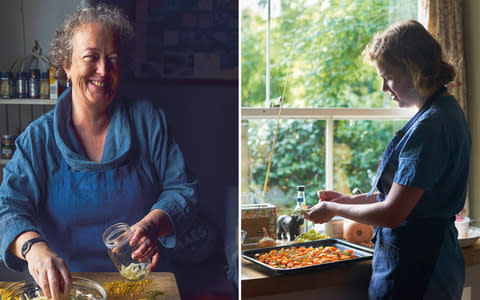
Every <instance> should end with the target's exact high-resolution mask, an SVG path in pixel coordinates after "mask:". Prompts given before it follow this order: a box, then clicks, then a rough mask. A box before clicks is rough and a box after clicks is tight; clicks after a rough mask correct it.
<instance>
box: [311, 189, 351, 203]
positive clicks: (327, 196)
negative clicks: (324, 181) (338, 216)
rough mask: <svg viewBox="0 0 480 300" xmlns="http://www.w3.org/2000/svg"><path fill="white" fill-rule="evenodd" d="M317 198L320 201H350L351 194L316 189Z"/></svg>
mask: <svg viewBox="0 0 480 300" xmlns="http://www.w3.org/2000/svg"><path fill="white" fill-rule="evenodd" d="M317 195H318V200H320V201H332V202H338V203H344V202H350V200H351V198H352V197H351V196H348V195H344V194H342V193H339V192H335V191H318V192H317Z"/></svg>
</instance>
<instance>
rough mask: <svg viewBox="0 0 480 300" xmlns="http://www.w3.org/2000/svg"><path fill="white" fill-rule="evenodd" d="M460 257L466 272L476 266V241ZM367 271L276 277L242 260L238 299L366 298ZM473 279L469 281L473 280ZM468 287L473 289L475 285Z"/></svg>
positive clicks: (357, 266)
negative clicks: (260, 297)
mask: <svg viewBox="0 0 480 300" xmlns="http://www.w3.org/2000/svg"><path fill="white" fill-rule="evenodd" d="M463 254H464V256H465V265H466V266H467V271H468V270H469V268H472V267H480V241H477V243H476V244H474V245H473V246H471V247H466V248H463ZM477 265H478V266H477ZM371 268H372V261H371V260H368V261H361V262H355V263H352V264H343V265H338V266H335V267H333V268H325V269H321V270H318V271H311V272H303V273H295V274H291V275H290V274H288V275H280V274H278V273H276V272H271V271H269V270H266V269H264V268H262V267H260V266H259V265H257V264H255V263H253V262H250V261H248V260H246V259H243V258H242V259H241V277H240V278H241V293H242V299H245V298H253V297H259V296H265V297H267V296H270V297H271V298H272V299H283V298H281V297H280V296H282V295H283V296H285V295H289V296H288V297H285V299H288V298H290V299H291V298H298V297H301V298H302V299H310V297H309V296H308V295H311V299H315V297H317V298H318V295H319V293H320V292H321V293H322V295H323V296H324V297H323V298H325V299H331V297H335V296H337V295H336V294H337V293H339V292H341V293H342V296H341V297H338V296H337V297H335V298H332V299H349V298H350V295H354V298H353V299H367V295H366V293H367V290H368V285H369V282H370V277H371V275H372V270H371ZM467 273H468V272H467ZM467 275H468V274H467ZM467 277H468V276H467ZM476 278H478V277H476ZM476 278H473V280H475V281H477V279H476ZM478 280H479V282H480V279H478ZM467 281H469V280H468V278H467ZM469 284H472V283H469ZM472 286H473V287H475V286H477V284H472ZM309 293H310V294H309ZM297 296H298V297H297ZM265 299H267V298H265ZM472 299H475V298H472Z"/></svg>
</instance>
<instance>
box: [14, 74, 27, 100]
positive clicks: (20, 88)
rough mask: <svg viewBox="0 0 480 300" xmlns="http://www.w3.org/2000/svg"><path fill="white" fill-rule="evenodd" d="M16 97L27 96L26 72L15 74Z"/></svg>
mask: <svg viewBox="0 0 480 300" xmlns="http://www.w3.org/2000/svg"><path fill="white" fill-rule="evenodd" d="M17 97H18V98H28V97H29V93H28V73H27V72H18V74H17Z"/></svg>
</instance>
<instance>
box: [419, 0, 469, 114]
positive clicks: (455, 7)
mask: <svg viewBox="0 0 480 300" xmlns="http://www.w3.org/2000/svg"><path fill="white" fill-rule="evenodd" d="M418 19H419V22H420V23H422V24H423V26H425V28H427V30H428V31H429V32H430V33H431V34H432V35H433V36H435V37H436V38H437V40H438V41H439V42H440V45H441V46H442V50H443V51H444V52H445V54H446V55H447V56H448V58H449V59H450V60H451V62H452V63H453V64H454V65H455V67H456V70H457V76H456V78H455V80H454V81H453V82H451V83H450V84H449V86H448V89H449V91H450V92H451V93H452V94H453V95H455V97H456V98H457V101H458V103H460V106H461V107H462V108H463V110H464V112H465V115H467V87H466V79H465V63H464V46H463V0H419V1H418Z"/></svg>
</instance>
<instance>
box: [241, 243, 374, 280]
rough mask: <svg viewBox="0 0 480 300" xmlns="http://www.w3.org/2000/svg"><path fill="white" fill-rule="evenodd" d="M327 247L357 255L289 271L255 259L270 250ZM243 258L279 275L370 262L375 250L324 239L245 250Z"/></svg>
mask: <svg viewBox="0 0 480 300" xmlns="http://www.w3.org/2000/svg"><path fill="white" fill-rule="evenodd" d="M293 246H295V247H297V248H298V247H302V246H303V247H310V246H312V247H320V246H323V247H327V246H334V247H337V248H338V249H339V250H345V249H348V250H353V252H354V254H355V256H356V257H355V258H352V259H346V260H340V261H334V262H327V263H322V264H317V265H311V266H302V267H297V268H289V269H280V268H275V267H272V266H270V265H268V264H265V263H262V262H260V261H258V260H257V259H255V254H257V253H260V254H263V253H266V252H269V251H270V250H273V249H277V250H278V249H281V248H287V249H288V248H291V247H293ZM242 257H243V258H245V259H247V260H249V261H251V262H253V263H255V264H257V265H259V266H261V267H263V268H266V269H268V270H271V271H274V272H278V273H294V272H299V271H311V270H319V269H322V268H327V267H333V266H337V265H343V264H350V263H355V262H358V261H364V260H369V259H371V258H372V257H373V249H370V248H368V247H364V246H361V245H357V244H353V243H349V242H347V241H344V240H341V239H324V240H317V241H312V242H305V243H293V244H288V245H281V246H275V247H267V248H258V249H250V250H244V251H242Z"/></svg>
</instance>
